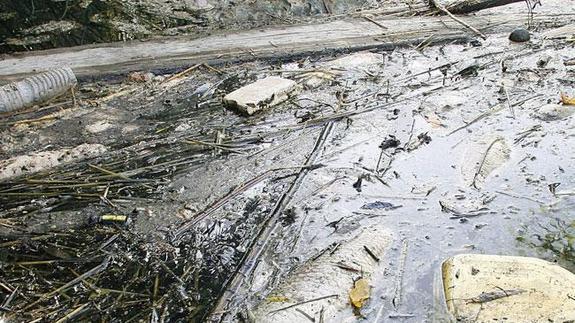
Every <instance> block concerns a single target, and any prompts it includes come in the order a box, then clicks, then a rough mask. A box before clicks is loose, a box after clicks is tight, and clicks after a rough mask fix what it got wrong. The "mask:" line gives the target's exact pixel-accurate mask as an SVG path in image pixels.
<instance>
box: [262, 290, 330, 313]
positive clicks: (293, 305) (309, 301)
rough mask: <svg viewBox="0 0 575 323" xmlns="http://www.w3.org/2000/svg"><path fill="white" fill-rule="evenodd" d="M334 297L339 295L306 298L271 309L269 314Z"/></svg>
mask: <svg viewBox="0 0 575 323" xmlns="http://www.w3.org/2000/svg"><path fill="white" fill-rule="evenodd" d="M334 297H335V298H338V297H339V295H338V294H332V295H327V296H321V297H318V298H314V299H310V300H307V301H303V302H299V303H295V304H292V305H289V306H286V307H282V308H278V309H277V310H273V311H271V312H269V314H271V313H277V312H281V311H285V310H287V309H290V308H292V307H296V306H299V305H303V304H307V303H313V302H317V301H321V300H322V299H326V298H334Z"/></svg>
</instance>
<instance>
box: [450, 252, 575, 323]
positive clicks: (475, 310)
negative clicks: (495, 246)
mask: <svg viewBox="0 0 575 323" xmlns="http://www.w3.org/2000/svg"><path fill="white" fill-rule="evenodd" d="M442 273H443V287H444V292H445V299H446V301H447V307H448V309H449V311H450V312H451V313H452V314H453V315H454V316H455V319H456V320H457V321H458V322H493V321H501V320H505V321H509V322H544V321H549V322H551V321H552V322H565V321H569V320H572V319H573V318H574V317H575V302H573V295H572V293H573V290H575V275H574V274H573V273H571V272H569V271H568V270H566V269H564V268H561V267H560V266H558V265H557V264H554V263H550V262H547V261H544V260H540V259H536V258H528V257H511V256H495V255H471V254H467V255H466V254H463V255H457V256H454V257H452V258H450V259H448V260H446V261H445V262H444V263H443V266H442Z"/></svg>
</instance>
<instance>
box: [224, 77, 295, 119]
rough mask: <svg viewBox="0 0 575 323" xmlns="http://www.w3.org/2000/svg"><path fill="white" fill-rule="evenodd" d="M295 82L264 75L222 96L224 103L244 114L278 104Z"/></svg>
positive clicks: (292, 90)
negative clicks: (262, 77)
mask: <svg viewBox="0 0 575 323" xmlns="http://www.w3.org/2000/svg"><path fill="white" fill-rule="evenodd" d="M296 89H297V83H296V82H295V81H292V80H288V79H284V78H281V77H276V76H272V77H266V78H264V79H261V80H258V81H256V82H254V83H252V84H249V85H246V86H244V87H242V88H239V89H237V90H235V91H233V92H232V93H229V94H228V95H226V96H225V97H224V103H225V104H226V105H227V106H228V107H230V108H235V109H237V110H239V111H241V112H243V113H246V114H250V115H251V114H254V113H255V112H257V111H259V110H263V109H265V108H268V107H271V106H274V105H276V104H279V103H281V102H283V101H285V100H287V99H288V98H289V95H290V94H291V93H293V92H295V91H296Z"/></svg>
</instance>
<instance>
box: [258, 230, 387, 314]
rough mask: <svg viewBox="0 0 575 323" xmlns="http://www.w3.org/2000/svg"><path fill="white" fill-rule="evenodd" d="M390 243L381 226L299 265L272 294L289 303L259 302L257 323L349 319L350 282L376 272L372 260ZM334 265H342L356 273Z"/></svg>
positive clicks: (352, 285) (350, 308)
mask: <svg viewBox="0 0 575 323" xmlns="http://www.w3.org/2000/svg"><path fill="white" fill-rule="evenodd" d="M390 241H391V235H390V233H389V232H388V231H387V230H386V229H384V228H383V227H382V226H376V227H371V228H366V229H364V230H363V231H362V232H361V233H360V234H358V235H357V236H356V237H355V238H354V239H353V240H351V241H349V242H345V243H342V244H341V246H340V247H339V248H338V249H337V250H336V251H335V252H333V253H329V252H326V253H324V254H323V255H322V256H320V257H319V258H317V259H315V260H312V261H310V262H308V263H306V264H303V265H302V266H301V267H300V268H298V269H296V270H295V271H294V272H293V273H292V274H291V275H290V276H288V277H287V278H286V280H285V281H284V282H282V283H281V284H280V285H279V286H278V287H277V288H275V289H274V291H273V292H272V294H273V295H281V296H282V297H286V298H287V299H289V302H284V303H281V302H268V301H263V302H262V303H260V304H259V305H258V306H257V307H256V308H255V310H254V315H255V317H256V319H257V322H286V323H288V322H289V323H291V322H300V321H308V320H309V317H312V318H314V319H315V320H316V321H318V322H319V321H322V320H323V322H338V321H339V320H338V319H337V317H338V314H341V313H342V311H349V315H350V316H352V315H353V314H352V306H351V305H350V303H349V296H348V292H349V291H350V290H351V289H352V288H353V287H354V280H357V279H358V278H360V277H369V276H370V275H371V274H372V273H373V272H374V271H375V270H376V268H377V266H378V262H377V261H376V260H375V259H374V257H373V256H375V257H377V258H381V256H382V255H383V253H384V252H385V250H386V249H387V247H388V245H389V243H390ZM366 248H367V249H368V250H370V251H371V253H372V254H373V255H370V253H368V252H367V251H366ZM335 264H345V265H346V266H347V267H353V268H357V269H358V270H359V271H360V272H357V271H351V270H346V267H345V266H338V265H335ZM302 313H305V315H307V316H308V317H307V318H306V316H305V315H304V314H302Z"/></svg>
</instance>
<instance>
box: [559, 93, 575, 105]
mask: <svg viewBox="0 0 575 323" xmlns="http://www.w3.org/2000/svg"><path fill="white" fill-rule="evenodd" d="M561 102H563V104H565V105H575V98H570V97H568V96H567V95H565V93H563V92H561Z"/></svg>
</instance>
